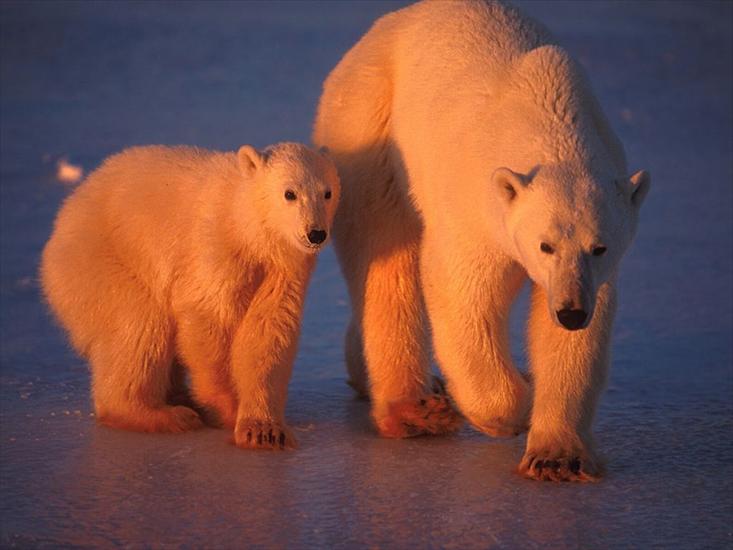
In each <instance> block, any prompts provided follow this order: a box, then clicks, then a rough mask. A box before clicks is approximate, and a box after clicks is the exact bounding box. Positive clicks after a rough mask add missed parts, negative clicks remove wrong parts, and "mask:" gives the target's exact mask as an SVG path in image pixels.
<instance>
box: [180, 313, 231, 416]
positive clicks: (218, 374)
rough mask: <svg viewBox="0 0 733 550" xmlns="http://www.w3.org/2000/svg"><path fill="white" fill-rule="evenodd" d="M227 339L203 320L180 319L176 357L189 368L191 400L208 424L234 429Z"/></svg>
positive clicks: (195, 317)
mask: <svg viewBox="0 0 733 550" xmlns="http://www.w3.org/2000/svg"><path fill="white" fill-rule="evenodd" d="M230 340H231V338H230V337H228V336H227V335H226V334H224V333H223V331H222V330H221V329H219V328H218V327H215V326H213V325H212V324H211V323H209V322H207V321H206V320H205V319H203V318H200V317H197V316H195V315H181V316H180V319H179V322H178V330H177V346H178V354H179V356H180V358H181V360H182V361H183V363H184V364H185V365H186V367H187V368H188V372H189V376H190V378H191V394H192V397H193V400H194V401H195V403H196V404H197V405H198V406H199V407H202V408H203V413H204V420H205V421H206V422H207V423H208V424H211V425H213V426H225V427H227V428H231V429H234V426H235V424H236V420H237V396H236V392H235V388H234V383H233V381H232V378H231V374H230V371H229V343H230Z"/></svg>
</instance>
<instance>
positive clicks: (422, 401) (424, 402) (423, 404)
mask: <svg viewBox="0 0 733 550" xmlns="http://www.w3.org/2000/svg"><path fill="white" fill-rule="evenodd" d="M426 403H427V401H425V400H424V399H421V400H420V406H421V407H424V406H425V404H426Z"/></svg>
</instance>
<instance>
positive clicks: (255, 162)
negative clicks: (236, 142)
mask: <svg viewBox="0 0 733 550" xmlns="http://www.w3.org/2000/svg"><path fill="white" fill-rule="evenodd" d="M237 161H238V162H239V170H240V171H241V172H242V175H244V176H253V175H254V174H255V173H257V171H258V170H261V169H262V167H263V166H264V165H265V158H264V157H263V156H262V155H261V154H260V153H259V152H258V151H257V149H255V148H254V147H252V146H251V145H242V146H241V147H240V148H239V151H237Z"/></svg>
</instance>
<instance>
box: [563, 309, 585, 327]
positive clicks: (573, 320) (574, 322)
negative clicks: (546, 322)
mask: <svg viewBox="0 0 733 550" xmlns="http://www.w3.org/2000/svg"><path fill="white" fill-rule="evenodd" d="M586 317H588V314H587V313H586V312H585V311H583V310H582V309H561V310H560V311H558V312H557V320H558V321H560V324H561V325H562V326H564V327H565V328H566V329H568V330H578V329H579V328H582V326H583V323H585V319H586Z"/></svg>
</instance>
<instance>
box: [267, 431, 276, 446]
mask: <svg viewBox="0 0 733 550" xmlns="http://www.w3.org/2000/svg"><path fill="white" fill-rule="evenodd" d="M267 441H268V442H269V443H270V445H272V444H273V443H275V435H274V434H273V433H272V428H270V431H269V433H268V434H267Z"/></svg>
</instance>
